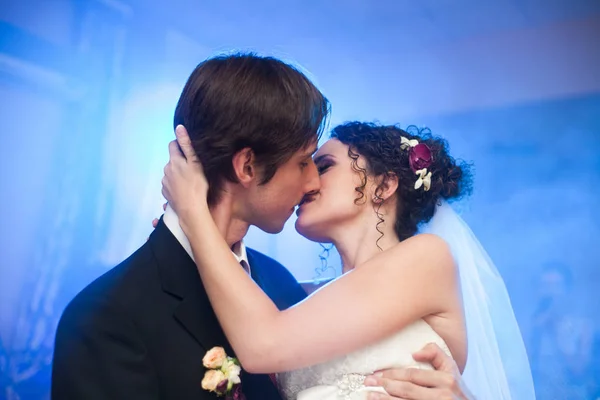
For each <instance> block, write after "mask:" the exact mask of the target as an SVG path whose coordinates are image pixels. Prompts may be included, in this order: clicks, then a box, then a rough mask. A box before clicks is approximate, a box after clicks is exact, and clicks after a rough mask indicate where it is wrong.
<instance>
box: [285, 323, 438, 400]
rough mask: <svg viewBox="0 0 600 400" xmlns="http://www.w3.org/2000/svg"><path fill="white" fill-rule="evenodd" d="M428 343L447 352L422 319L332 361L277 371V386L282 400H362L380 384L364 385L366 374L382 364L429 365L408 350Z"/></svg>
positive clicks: (383, 367)
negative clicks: (417, 360)
mask: <svg viewBox="0 0 600 400" xmlns="http://www.w3.org/2000/svg"><path fill="white" fill-rule="evenodd" d="M428 343H436V344H437V345H438V346H440V347H441V348H442V349H443V350H444V351H445V352H446V353H447V354H448V355H450V350H449V349H448V346H447V345H446V343H445V342H444V340H443V339H442V338H441V337H440V336H439V335H438V334H437V333H435V331H434V330H433V329H432V328H431V326H429V325H428V324H427V323H426V322H425V321H423V320H418V321H417V322H415V323H413V324H411V325H409V326H408V327H406V328H404V329H402V330H401V331H400V332H398V333H396V334H394V335H393V336H391V337H389V338H387V339H385V340H382V341H380V342H379V343H376V344H374V345H371V346H367V347H365V348H363V349H361V350H358V351H355V352H353V353H350V354H347V355H344V356H342V357H339V358H337V359H334V360H332V361H329V362H326V363H323V364H318V365H314V366H312V367H308V368H303V369H299V370H296V371H291V372H284V373H280V374H277V381H278V383H279V389H280V391H281V394H282V396H283V398H284V399H285V400H364V399H366V398H367V394H368V392H369V391H378V392H383V393H385V391H384V390H383V388H374V387H365V386H364V385H363V381H364V379H365V377H366V375H369V374H371V373H373V372H375V371H377V370H380V369H386V368H400V367H413V368H424V369H432V367H431V366H430V365H429V364H423V363H418V362H416V361H415V360H414V359H413V358H412V354H413V353H415V352H417V351H419V350H421V349H422V348H423V347H424V346H425V345H426V344H428Z"/></svg>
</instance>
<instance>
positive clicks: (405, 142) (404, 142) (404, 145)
mask: <svg viewBox="0 0 600 400" xmlns="http://www.w3.org/2000/svg"><path fill="white" fill-rule="evenodd" d="M418 144H419V141H418V140H417V139H410V140H409V139H407V138H405V137H404V136H401V137H400V148H401V149H402V150H406V149H408V148H409V147H415V146H416V145H418Z"/></svg>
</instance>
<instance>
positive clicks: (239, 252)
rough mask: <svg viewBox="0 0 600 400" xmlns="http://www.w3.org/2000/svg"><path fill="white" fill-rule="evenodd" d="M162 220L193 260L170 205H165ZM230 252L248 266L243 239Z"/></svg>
mask: <svg viewBox="0 0 600 400" xmlns="http://www.w3.org/2000/svg"><path fill="white" fill-rule="evenodd" d="M163 222H164V223H165V225H166V226H167V228H169V230H170V231H171V233H172V234H173V236H175V238H176V239H177V241H178V242H179V243H180V244H181V246H183V248H184V249H185V251H186V252H187V253H188V255H189V256H190V258H191V259H192V260H194V254H193V252H192V245H191V244H190V241H189V240H188V238H187V236H185V233H183V229H181V226H180V225H179V217H178V216H177V214H175V211H174V210H173V209H172V208H171V206H170V205H167V209H166V210H165V214H164V215H163ZM231 253H232V254H233V256H234V257H235V259H236V260H237V261H238V262H242V261H245V262H246V264H248V267H250V263H249V262H248V253H247V252H246V245H245V244H244V241H243V240H241V241H239V242H238V243H236V244H235V245H234V246H233V249H232V251H231ZM194 262H196V260H194Z"/></svg>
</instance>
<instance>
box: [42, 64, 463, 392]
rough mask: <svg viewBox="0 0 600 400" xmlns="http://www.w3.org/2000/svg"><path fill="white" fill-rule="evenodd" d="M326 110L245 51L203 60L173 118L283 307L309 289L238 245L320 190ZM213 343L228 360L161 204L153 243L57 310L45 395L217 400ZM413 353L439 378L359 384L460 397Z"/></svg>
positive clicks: (174, 222)
mask: <svg viewBox="0 0 600 400" xmlns="http://www.w3.org/2000/svg"><path fill="white" fill-rule="evenodd" d="M328 112H329V104H328V101H327V99H325V97H324V96H323V95H322V94H321V93H320V92H319V90H318V89H317V88H316V87H315V86H314V85H313V84H312V83H311V82H310V81H309V80H308V79H307V78H306V76H304V75H303V74H302V73H300V72H299V71H297V70H296V69H294V68H293V67H291V66H290V65H287V64H285V63H283V62H281V61H279V60H276V59H273V58H268V57H258V56H255V55H252V54H237V55H230V56H221V57H216V58H212V59H208V60H206V61H204V62H203V63H201V64H200V65H199V66H198V67H197V68H196V69H195V70H194V72H193V73H192V75H191V76H190V78H189V80H188V82H187V83H186V85H185V88H184V89H183V93H182V94H181V97H180V99H179V102H178V105H177V109H176V111H175V121H174V122H175V126H177V125H180V124H181V125H184V126H185V127H186V128H187V129H188V131H189V135H190V138H191V143H189V144H188V145H189V146H192V147H193V149H194V150H195V151H196V153H197V154H198V155H199V157H200V159H201V161H202V164H203V167H204V171H205V174H206V176H207V179H208V181H209V184H210V191H209V205H210V206H211V212H212V215H213V218H214V219H215V221H216V222H217V225H218V226H219V229H220V231H221V233H222V234H223V236H224V237H225V238H226V240H227V242H228V243H229V245H230V246H231V249H232V252H233V253H234V255H235V256H236V258H237V259H238V260H239V261H240V264H241V267H243V268H244V269H245V270H246V271H247V272H248V273H249V274H250V275H251V276H252V278H253V279H254V280H255V282H256V283H257V284H258V285H259V286H260V287H261V288H262V289H263V290H264V291H265V292H266V293H267V294H268V295H269V296H270V297H271V299H273V301H274V302H275V303H276V304H277V306H278V307H279V308H280V309H285V308H288V307H290V306H292V305H294V304H296V303H297V302H299V301H301V300H303V299H304V298H305V296H306V294H305V293H304V291H303V290H302V288H301V287H300V285H299V284H298V283H297V282H296V280H295V279H294V278H293V277H292V275H291V274H290V273H289V272H288V271H287V270H286V269H285V268H284V267H283V266H282V265H280V264H279V263H277V262H276V261H274V260H272V259H270V258H268V257H267V256H265V255H263V254H261V253H259V252H257V251H254V250H252V249H250V248H246V247H245V245H244V243H243V241H242V239H243V237H244V235H245V234H246V232H247V230H248V228H249V226H250V225H255V226H257V227H259V228H260V229H262V230H264V231H266V232H269V233H277V232H280V231H281V229H283V225H284V223H285V221H286V220H287V219H288V218H289V217H290V216H291V214H292V212H293V209H294V207H295V206H296V205H297V204H298V203H299V202H300V201H301V199H302V197H303V196H304V195H305V194H307V193H310V192H314V191H317V190H319V185H320V184H319V177H318V173H317V170H316V167H315V165H314V163H313V162H312V157H311V156H312V154H313V152H314V151H315V150H316V146H317V142H318V139H319V136H320V133H321V131H322V129H323V126H324V123H325V121H326V118H327V115H328ZM184 145H185V144H184ZM231 210H233V211H231ZM229 212H233V213H234V214H235V215H231V216H232V217H233V218H229V215H224V213H229ZM223 220H227V221H232V222H231V223H230V224H223V223H222V221H223ZM257 323H260V322H259V321H257ZM214 346H222V347H224V348H225V350H226V352H227V353H228V354H229V355H233V350H232V349H231V347H230V345H229V343H228V342H227V338H226V337H225V335H224V334H223V331H222V330H221V328H220V326H219V323H218V321H217V319H216V317H215V314H214V312H213V310H212V308H211V305H210V302H209V300H208V298H207V295H206V293H205V291H204V288H203V286H202V282H201V281H200V278H199V275H198V273H197V270H196V266H195V264H194V262H193V257H192V253H191V248H190V245H189V242H188V241H187V238H186V237H185V235H184V234H183V232H182V230H181V228H180V227H179V222H178V219H177V216H176V215H175V214H174V213H173V211H172V210H171V209H170V208H167V210H166V212H165V214H164V216H163V218H162V219H161V220H160V221H159V223H158V225H157V227H156V229H155V230H154V232H153V233H152V235H151V236H150V238H149V240H148V242H147V243H146V244H144V245H143V246H142V247H141V248H140V249H138V250H137V251H136V252H135V253H134V254H133V255H132V256H130V257H129V258H128V259H127V260H125V261H124V262H122V263H121V264H120V265H118V266H117V267H115V268H113V269H112V270H110V271H109V272H107V273H106V274H104V275H103V276H101V277H100V278H98V279H97V280H96V281H94V282H93V283H92V284H90V285H89V286H88V287H86V288H85V289H84V290H83V291H82V292H81V293H79V294H78V295H77V296H76V297H75V299H74V300H73V301H72V302H71V303H70V304H69V305H68V307H67V308H66V310H65V311H64V313H63V316H62V318H61V320H60V323H59V326H58V331H57V335H56V346H55V353H54V360H53V372H52V398H53V399H111V400H112V399H190V400H191V399H206V400H208V399H215V398H216V396H215V395H214V394H213V393H211V392H208V391H206V390H204V389H202V387H201V381H202V378H203V376H204V373H205V369H204V367H203V366H202V358H203V357H204V355H205V353H206V352H207V351H208V350H209V349H211V348H212V347H214ZM416 357H417V356H416ZM418 357H419V358H420V360H422V361H429V362H432V364H433V365H434V366H435V367H436V369H438V371H424V370H389V371H384V372H383V374H381V375H378V376H373V377H371V378H370V380H369V381H368V382H366V383H367V384H374V385H383V386H384V387H385V388H386V390H387V391H388V392H389V393H390V394H392V395H393V396H396V397H388V396H385V397H382V398H406V399H428V398H442V396H455V397H449V398H466V397H465V396H464V394H463V392H462V391H461V389H460V387H459V386H460V376H459V374H458V373H457V368H456V365H455V364H454V363H453V362H452V360H451V359H449V358H448V357H446V356H445V355H444V353H443V352H442V351H441V350H440V349H439V348H436V347H433V346H432V347H429V348H426V349H424V350H423V352H422V353H421V354H420V355H418ZM241 381H242V387H243V391H244V393H245V395H246V397H247V399H248V400H271V399H273V400H278V399H280V397H279V394H278V392H277V389H276V387H275V386H274V384H273V382H272V381H271V379H269V376H267V375H256V374H247V373H245V372H242V377H241ZM374 398H378V397H374Z"/></svg>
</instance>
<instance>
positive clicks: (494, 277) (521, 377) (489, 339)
mask: <svg viewBox="0 0 600 400" xmlns="http://www.w3.org/2000/svg"><path fill="white" fill-rule="evenodd" d="M423 231H424V232H427V233H432V234H435V235H438V236H440V237H442V238H443V239H444V240H445V241H446V242H447V243H448V245H449V246H450V249H451V250H452V254H453V255H454V259H455V262H456V263H457V265H458V270H459V274H460V283H461V290H462V296H463V305H464V309H465V318H466V322H467V340H468V358H467V365H466V367H465V371H464V373H463V380H464V381H465V383H466V385H467V387H468V388H469V390H470V391H471V392H473V394H474V395H475V398H476V399H477V400H509V399H510V400H530V399H535V391H534V388H533V379H532V377H531V370H530V368H529V361H528V358H527V353H526V351H525V345H524V343H523V338H522V337H521V331H520V330H519V326H518V324H517V320H516V318H515V315H514V312H513V308H512V305H511V303H510V298H509V296H508V292H507V290H506V286H505V285H504V281H503V280H502V277H501V276H500V274H499V273H498V270H497V269H496V267H495V266H494V263H493V262H492V260H491V259H490V258H489V256H488V254H487V253H486V251H485V250H484V249H483V247H482V246H481V244H480V243H479V241H478V240H477V238H476V237H475V235H474V234H473V232H472V231H471V229H470V228H469V226H468V225H467V224H466V223H465V221H464V220H463V219H462V218H461V217H460V216H459V215H458V214H457V213H456V212H455V211H454V210H453V209H452V207H451V206H450V205H449V204H447V203H446V202H442V203H441V204H440V205H438V206H437V208H436V211H435V214H434V216H433V218H432V219H431V221H430V222H429V223H428V224H427V225H426V226H425V227H424V229H423Z"/></svg>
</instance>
